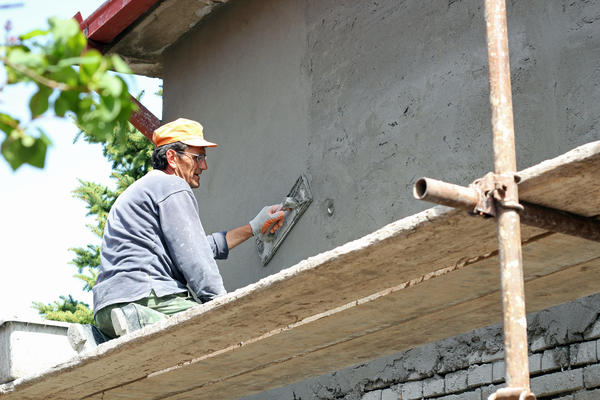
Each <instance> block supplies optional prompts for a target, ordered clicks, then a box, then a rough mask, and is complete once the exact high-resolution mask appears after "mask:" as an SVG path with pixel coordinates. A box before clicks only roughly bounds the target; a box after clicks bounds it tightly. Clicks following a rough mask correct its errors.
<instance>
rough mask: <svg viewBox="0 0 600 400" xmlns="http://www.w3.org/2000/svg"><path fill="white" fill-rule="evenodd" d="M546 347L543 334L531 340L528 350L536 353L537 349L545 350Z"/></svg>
mask: <svg viewBox="0 0 600 400" xmlns="http://www.w3.org/2000/svg"><path fill="white" fill-rule="evenodd" d="M548 347H549V346H548V344H547V343H546V338H545V337H544V336H540V337H538V338H536V339H534V340H533V341H532V342H531V346H529V350H531V351H532V352H534V353H537V352H538V351H542V350H546V349H547V348H548Z"/></svg>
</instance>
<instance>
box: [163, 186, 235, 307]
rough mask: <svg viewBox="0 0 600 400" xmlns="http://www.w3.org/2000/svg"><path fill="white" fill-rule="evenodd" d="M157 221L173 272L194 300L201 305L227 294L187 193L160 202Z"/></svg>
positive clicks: (194, 206) (207, 240)
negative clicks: (193, 295) (175, 269)
mask: <svg viewBox="0 0 600 400" xmlns="http://www.w3.org/2000/svg"><path fill="white" fill-rule="evenodd" d="M159 217H160V226H161V229H162V233H163V239H164V241H165V244H166V247H167V249H168V251H169V254H170V256H171V258H172V260H173V263H174V265H175V268H177V269H178V270H179V272H180V273H181V274H182V275H183V277H184V278H185V279H186V281H187V282H186V284H187V286H188V288H189V289H190V290H192V291H193V292H194V293H195V294H196V297H197V298H198V299H199V300H201V301H202V302H205V301H209V300H212V299H213V298H215V297H217V296H219V295H222V294H225V293H227V292H226V290H225V287H224V286H223V279H222V278H221V274H220V273H219V268H218V266H217V264H216V262H215V260H214V255H215V252H214V251H213V249H212V248H211V245H210V243H209V239H208V238H207V236H206V234H205V233H204V228H203V227H202V223H201V222H200V218H199V217H198V211H197V204H196V201H195V199H194V196H193V195H192V193H191V191H179V192H175V193H173V194H171V195H169V196H168V197H167V198H166V199H164V200H163V201H161V202H160V203H159Z"/></svg>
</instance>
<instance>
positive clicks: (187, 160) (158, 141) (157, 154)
mask: <svg viewBox="0 0 600 400" xmlns="http://www.w3.org/2000/svg"><path fill="white" fill-rule="evenodd" d="M152 141H153V142H154V144H155V145H156V149H154V153H153V154H152V166H153V167H154V168H155V169H160V170H162V171H164V172H166V173H167V174H172V175H177V176H179V177H180V178H183V179H185V181H186V182H187V183H188V184H189V185H190V187H191V188H197V187H198V186H200V174H201V173H202V171H204V170H206V169H207V168H208V166H207V165H206V159H205V157H206V147H216V146H217V144H216V143H212V142H209V141H207V140H205V139H204V132H203V127H202V125H200V124H199V123H198V122H195V121H191V120H189V119H184V118H179V119H177V120H175V121H173V122H169V123H168V124H165V125H163V126H161V127H160V128H158V129H157V130H155V131H154V135H153V136H152Z"/></svg>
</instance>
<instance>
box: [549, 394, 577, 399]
mask: <svg viewBox="0 0 600 400" xmlns="http://www.w3.org/2000/svg"><path fill="white" fill-rule="evenodd" d="M553 400H573V395H572V394H568V395H566V396H563V397H559V398H557V399H553Z"/></svg>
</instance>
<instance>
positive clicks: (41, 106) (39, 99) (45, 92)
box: [29, 85, 52, 118]
mask: <svg viewBox="0 0 600 400" xmlns="http://www.w3.org/2000/svg"><path fill="white" fill-rule="evenodd" d="M51 94H52V89H50V88H48V87H46V86H42V85H40V86H39V87H38V91H37V93H35V94H34V95H33V96H31V99H30V100H29V109H30V110H31V118H37V117H39V116H40V115H42V114H43V113H45V112H46V111H48V98H49V97H50V95H51Z"/></svg>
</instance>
